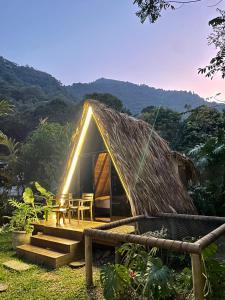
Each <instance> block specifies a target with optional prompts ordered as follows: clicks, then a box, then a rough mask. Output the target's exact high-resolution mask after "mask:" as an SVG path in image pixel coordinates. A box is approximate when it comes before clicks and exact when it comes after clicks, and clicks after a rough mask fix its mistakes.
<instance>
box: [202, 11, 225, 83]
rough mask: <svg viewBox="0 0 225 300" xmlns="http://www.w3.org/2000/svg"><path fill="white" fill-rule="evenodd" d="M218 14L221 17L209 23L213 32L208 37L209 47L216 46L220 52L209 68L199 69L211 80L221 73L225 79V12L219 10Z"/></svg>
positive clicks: (211, 61)
mask: <svg viewBox="0 0 225 300" xmlns="http://www.w3.org/2000/svg"><path fill="white" fill-rule="evenodd" d="M218 12H219V16H217V17H216V18H214V19H212V20H210V21H209V25H210V26H212V29H213V32H212V33H211V34H210V35H209V37H208V43H209V45H214V47H215V48H216V49H217V50H218V52H217V53H216V56H215V57H213V58H212V59H211V60H210V64H209V65H208V66H206V67H204V68H200V69H199V73H202V74H205V76H206V77H210V78H211V79H212V78H213V77H214V76H215V74H216V73H218V72H219V73H221V76H222V78H225V38H224V36H225V10H221V9H218Z"/></svg>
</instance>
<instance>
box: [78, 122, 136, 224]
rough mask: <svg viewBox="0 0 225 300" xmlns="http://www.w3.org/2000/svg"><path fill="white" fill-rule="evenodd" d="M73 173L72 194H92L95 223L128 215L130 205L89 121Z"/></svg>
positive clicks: (97, 132) (97, 134) (96, 130)
mask: <svg viewBox="0 0 225 300" xmlns="http://www.w3.org/2000/svg"><path fill="white" fill-rule="evenodd" d="M87 137H88V138H87V139H86V140H85V142H84V145H83V148H82V151H81V153H80V158H79V161H78V166H77V169H76V172H75V174H74V177H73V178H74V181H73V182H74V185H73V186H74V188H73V191H72V192H73V195H75V198H80V197H81V196H82V194H83V193H93V194H94V203H93V215H94V219H95V220H96V221H103V222H106V221H113V220H115V219H120V218H124V217H129V216H131V210H130V204H129V201H128V200H127V197H126V193H125V191H124V188H123V186H122V184H121V181H120V178H119V176H118V174H117V171H116V170H115V168H114V166H113V162H112V160H111V157H110V154H109V152H108V150H107V149H106V146H105V144H104V142H103V139H102V137H101V135H100V133H99V130H98V128H97V126H96V124H95V122H94V120H92V121H91V124H90V126H89V129H88V132H87Z"/></svg>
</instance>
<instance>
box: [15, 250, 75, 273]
mask: <svg viewBox="0 0 225 300" xmlns="http://www.w3.org/2000/svg"><path fill="white" fill-rule="evenodd" d="M16 251H17V253H18V254H19V255H21V256H23V257H24V258H25V259H26V260H28V261H30V262H32V263H35V264H41V265H42V264H44V265H47V266H49V267H52V268H57V267H60V266H63V265H66V264H68V263H69V262H71V261H72V255H71V254H70V253H61V252H57V251H53V250H49V249H45V248H41V247H37V246H34V245H30V244H26V245H22V246H17V248H16Z"/></svg>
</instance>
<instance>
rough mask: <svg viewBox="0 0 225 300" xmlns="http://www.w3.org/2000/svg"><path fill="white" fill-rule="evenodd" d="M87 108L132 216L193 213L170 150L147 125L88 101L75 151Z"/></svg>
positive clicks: (74, 141) (77, 134)
mask: <svg viewBox="0 0 225 300" xmlns="http://www.w3.org/2000/svg"><path fill="white" fill-rule="evenodd" d="M90 106H91V108H92V111H93V117H94V119H95V121H96V123H97V127H98V129H99V131H100V133H101V136H102V137H103V140H104V142H105V145H106V147H107V149H108V151H109V153H110V155H111V158H112V161H113V163H114V166H115V168H116V170H117V172H118V174H119V177H120V179H121V182H122V184H123V187H124V189H125V191H126V194H127V197H128V199H129V201H130V205H131V210H132V214H133V215H138V214H148V215H152V214H154V213H157V212H177V213H195V212H196V211H195V207H194V205H193V203H192V200H191V198H190V196H189V195H188V193H187V191H186V189H185V187H184V185H183V184H182V182H181V179H180V177H179V175H178V174H177V171H176V168H175V166H174V159H173V157H172V151H171V149H170V148H169V146H168V144H167V142H166V141H165V140H164V139H162V138H161V137H160V136H159V135H158V134H157V133H156V132H155V131H154V130H153V129H152V128H151V126H150V125H149V124H147V123H146V122H144V121H142V120H138V119H135V118H133V117H131V116H128V115H127V114H123V113H119V112H117V111H115V110H113V109H111V108H109V107H107V106H105V105H104V104H102V103H99V102H97V101H94V100H88V101H86V102H85V104H84V110H83V116H82V119H81V123H80V126H79V127H78V128H77V131H76V133H75V135H74V140H73V145H74V148H75V147H76V144H77V141H78V137H79V135H80V131H81V130H80V129H81V128H82V125H83V123H84V120H85V116H86V114H87V111H88V108H89V107H90Z"/></svg>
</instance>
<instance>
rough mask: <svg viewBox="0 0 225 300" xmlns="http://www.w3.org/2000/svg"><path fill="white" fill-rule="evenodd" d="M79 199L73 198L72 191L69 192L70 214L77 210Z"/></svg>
mask: <svg viewBox="0 0 225 300" xmlns="http://www.w3.org/2000/svg"><path fill="white" fill-rule="evenodd" d="M80 201H81V199H73V196H72V193H70V194H69V202H70V210H71V213H72V214H73V212H74V211H75V212H78V208H79V205H80Z"/></svg>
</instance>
